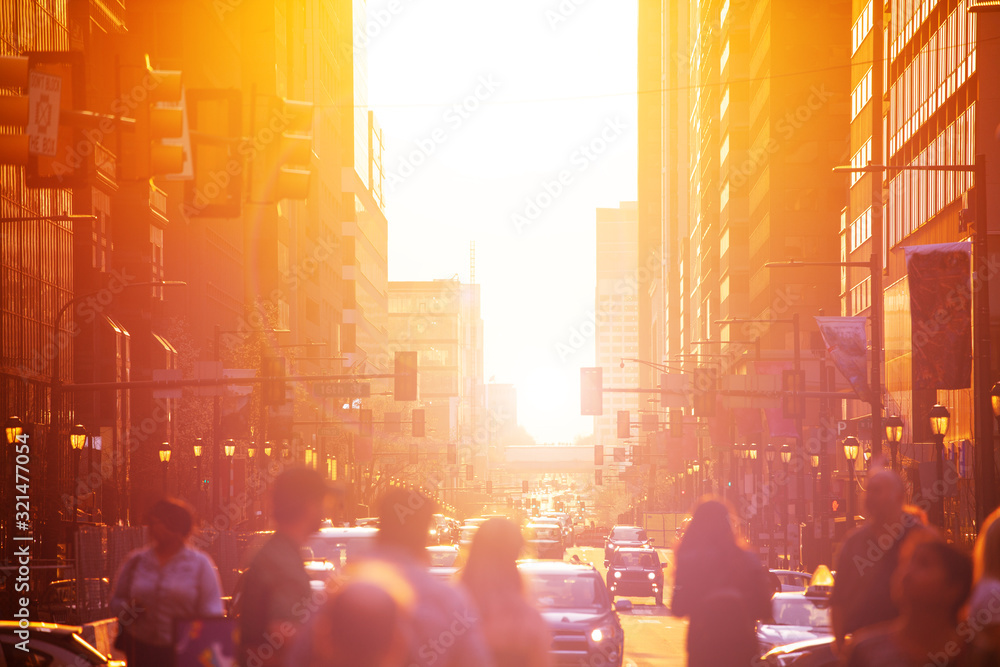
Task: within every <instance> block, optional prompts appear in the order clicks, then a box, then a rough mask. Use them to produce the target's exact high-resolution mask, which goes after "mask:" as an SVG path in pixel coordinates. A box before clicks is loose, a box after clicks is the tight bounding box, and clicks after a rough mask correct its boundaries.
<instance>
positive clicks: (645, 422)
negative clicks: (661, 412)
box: [642, 412, 660, 432]
mask: <svg viewBox="0 0 1000 667" xmlns="http://www.w3.org/2000/svg"><path fill="white" fill-rule="evenodd" d="M659 425H660V418H659V417H658V416H657V415H656V413H655V412H644V413H642V430H643V431H647V432H649V431H655V430H656V428H657V427H658V426H659Z"/></svg>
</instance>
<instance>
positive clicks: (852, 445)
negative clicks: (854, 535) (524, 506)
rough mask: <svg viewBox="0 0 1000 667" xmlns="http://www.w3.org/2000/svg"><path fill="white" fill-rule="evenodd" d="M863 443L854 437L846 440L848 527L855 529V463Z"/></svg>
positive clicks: (848, 437)
mask: <svg viewBox="0 0 1000 667" xmlns="http://www.w3.org/2000/svg"><path fill="white" fill-rule="evenodd" d="M860 450H861V443H860V442H858V439H857V438H855V437H854V436H853V435H849V436H847V437H846V438H844V458H846V459H847V527H848V528H853V527H854V462H855V461H857V459H858V452H859V451H860Z"/></svg>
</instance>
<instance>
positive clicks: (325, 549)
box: [306, 526, 378, 571]
mask: <svg viewBox="0 0 1000 667" xmlns="http://www.w3.org/2000/svg"><path fill="white" fill-rule="evenodd" d="M376 535H378V528H371V527H358V526H355V527H339V526H327V527H324V528H320V529H319V532H317V533H316V534H314V535H313V536H312V537H310V538H309V541H308V542H306V546H307V547H308V548H309V550H310V551H311V557H309V558H307V559H306V560H325V561H328V562H330V563H333V565H334V567H335V569H336V570H337V571H340V569H341V568H342V567H343V566H344V565H346V564H347V563H350V562H353V561H354V560H356V559H358V558H360V557H363V556H365V555H366V554H367V553H369V552H370V551H371V550H372V549H374V547H375V536H376Z"/></svg>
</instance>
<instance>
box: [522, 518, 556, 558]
mask: <svg viewBox="0 0 1000 667" xmlns="http://www.w3.org/2000/svg"><path fill="white" fill-rule="evenodd" d="M523 532H524V543H525V546H526V547H527V550H528V553H530V554H531V555H532V556H533V557H535V558H556V559H558V560H562V557H563V554H564V553H565V552H566V549H565V548H564V547H563V541H562V528H561V527H560V526H559V524H558V523H535V522H534V521H532V522H531V523H529V524H528V525H526V526H525V527H524V531H523Z"/></svg>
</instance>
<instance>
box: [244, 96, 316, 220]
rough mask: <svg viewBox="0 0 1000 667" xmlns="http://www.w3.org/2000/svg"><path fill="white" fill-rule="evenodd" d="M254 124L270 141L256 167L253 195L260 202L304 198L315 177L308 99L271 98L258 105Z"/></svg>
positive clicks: (310, 105) (310, 106) (311, 106)
mask: <svg viewBox="0 0 1000 667" xmlns="http://www.w3.org/2000/svg"><path fill="white" fill-rule="evenodd" d="M253 112H254V127H255V128H257V130H259V131H260V132H261V133H263V132H264V131H265V130H266V131H267V132H268V136H269V137H270V141H269V142H267V145H266V146H265V150H264V151H262V155H261V156H260V158H259V160H258V162H257V165H258V168H257V169H255V170H254V178H253V183H252V185H251V187H252V190H253V192H252V193H251V194H252V196H253V197H254V198H255V199H256V200H257V201H269V202H273V201H279V200H281V199H305V198H306V197H308V196H309V188H310V181H311V178H312V119H313V112H314V108H313V105H312V104H310V103H308V102H299V101H294V100H286V99H282V98H271V99H270V100H268V101H265V102H264V103H261V104H257V105H255V107H254V109H253Z"/></svg>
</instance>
